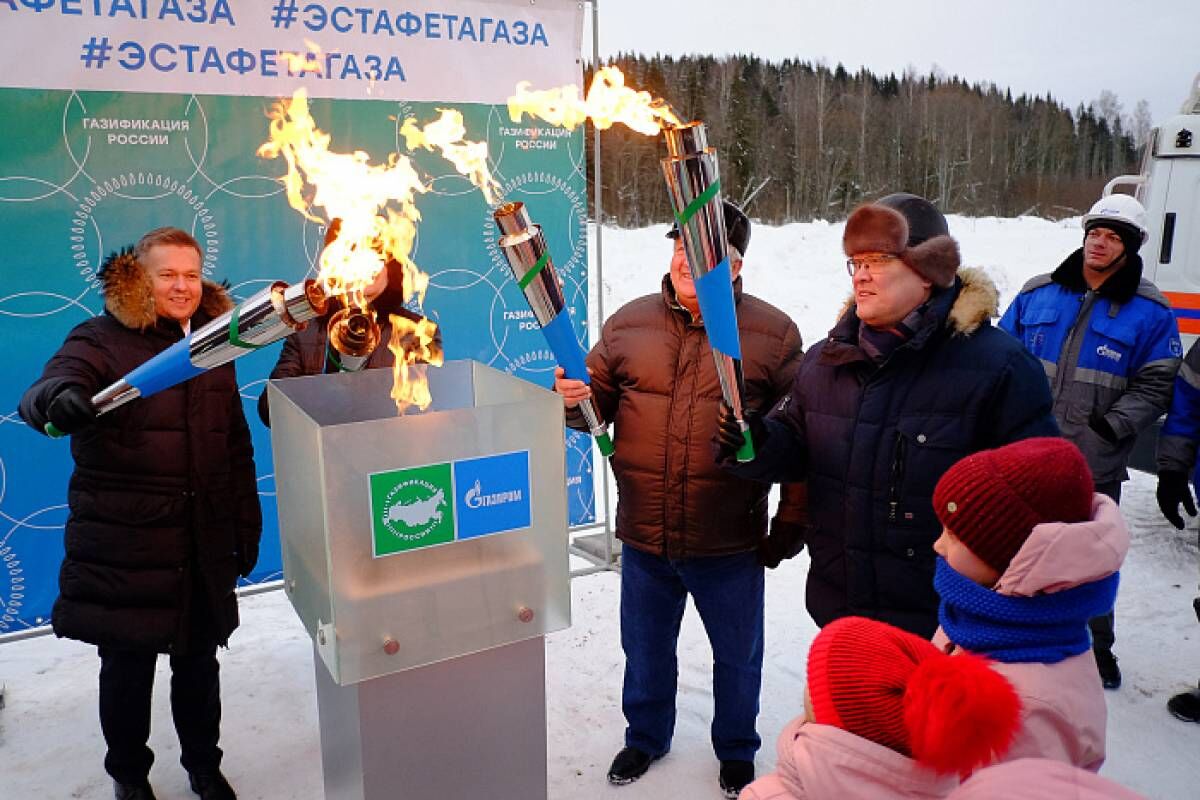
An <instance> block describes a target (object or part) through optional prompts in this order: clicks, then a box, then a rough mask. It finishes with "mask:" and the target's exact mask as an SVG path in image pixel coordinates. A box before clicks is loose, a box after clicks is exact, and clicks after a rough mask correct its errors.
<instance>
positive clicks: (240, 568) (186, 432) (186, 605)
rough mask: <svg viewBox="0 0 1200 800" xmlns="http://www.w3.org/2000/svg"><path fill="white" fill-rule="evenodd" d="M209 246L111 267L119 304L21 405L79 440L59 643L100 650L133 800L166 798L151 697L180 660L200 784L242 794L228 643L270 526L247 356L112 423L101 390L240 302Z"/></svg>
mask: <svg viewBox="0 0 1200 800" xmlns="http://www.w3.org/2000/svg"><path fill="white" fill-rule="evenodd" d="M200 265H201V250H200V246H199V244H197V242H196V240H195V239H193V238H192V237H191V236H190V235H189V234H188V233H186V232H185V231H182V230H179V229H177V228H159V229H157V230H154V231H151V232H150V233H147V234H146V235H145V236H143V237H142V239H141V240H140V241H139V242H138V243H137V245H136V246H135V247H134V248H132V249H127V250H124V251H122V252H120V253H117V254H114V255H113V256H111V257H110V258H109V259H108V261H106V262H105V264H104V267H103V268H102V270H101V272H100V279H101V282H102V284H103V292H104V307H105V313H104V314H102V315H101V316H98V317H94V318H93V319H90V320H88V321H87V322H84V323H82V324H80V325H78V326H76V327H75V328H74V330H72V331H71V333H70V334H69V335H68V336H67V340H66V342H65V343H64V344H63V345H62V347H61V348H59V350H58V352H57V353H55V354H54V356H53V357H52V358H51V359H50V361H49V363H48V364H47V365H46V368H45V371H44V372H43V374H42V377H41V378H40V379H39V380H38V381H37V383H35V384H34V385H33V386H32V387H30V388H29V390H28V391H27V392H26V393H25V396H24V397H23V398H22V399H21V405H20V413H21V417H22V419H24V420H25V421H26V422H27V423H28V424H29V425H30V426H32V427H33V428H35V429H36V430H39V431H41V430H45V429H46V425H47V423H50V424H51V425H53V426H54V427H55V428H57V429H58V430H59V431H61V432H63V433H67V434H71V455H72V456H73V458H74V460H75V470H74V472H73V473H72V475H71V482H70V487H69V489H68V493H67V502H68V505H69V507H70V510H71V514H70V517H69V518H68V520H67V525H66V557H65V558H64V560H63V564H62V570H61V573H60V576H59V597H58V599H57V600H56V601H55V604H54V611H53V615H52V623H53V626H54V632H55V633H56V634H58V635H59V636H65V637H68V638H71V639H78V640H80V641H84V642H89V643H91V644H95V645H97V646H98V648H99V655H100V726H101V728H102V730H103V732H104V739H105V742H106V744H107V746H108V752H107V754H106V756H105V759H104V767H105V769H106V770H107V772H108V773H109V775H111V776H112V778H113V781H114V790H115V795H116V797H117V798H118V800H121V799H122V798H124V799H125V800H129V799H132V798H136V799H137V800H153V797H154V793H153V791H152V790H151V788H150V784H149V782H148V780H147V775H148V774H149V771H150V765H151V762H152V761H153V760H154V754H153V753H152V752H151V751H150V748H149V747H147V746H146V742H147V740H148V738H149V734H150V696H151V689H152V686H153V682H154V670H155V663H156V661H157V655H158V653H167V654H169V655H170V663H171V711H172V716H173V717H174V720H175V729H176V731H177V732H178V734H179V743H180V751H181V756H180V761H181V762H182V763H183V766H184V768H185V769H186V770H187V772H188V776H189V780H190V783H191V787H192V789H193V791H195V792H196V793H197V794H199V795H200V796H201V797H202V798H205V799H206V800H225V799H227V798H233V797H234V793H233V790H232V789H231V788H230V787H229V784H228V783H227V782H226V780H225V778H224V777H223V776H222V774H221V771H220V763H221V749H220V748H219V747H218V745H217V742H218V738H219V727H220V720H221V701H220V688H219V680H218V669H219V667H218V663H217V658H216V650H217V646H218V645H225V644H226V643H227V642H228V640H229V635H230V633H232V632H233V630H234V628H236V627H237V624H238V612H237V598H236V596H235V595H234V585H235V583H236V581H237V577H238V575H239V574H240V575H249V574H250V571H251V570H252V569H253V567H254V563H255V561H256V560H257V558H258V542H259V535H260V533H261V530H262V520H261V515H260V510H259V504H258V492H257V489H256V483H255V471H254V460H253V451H252V447H251V443H250V432H249V429H248V428H247V426H246V419H245V416H244V414H243V412H242V400H241V396H240V394H239V392H238V384H237V378H236V376H235V374H234V369H233V365H232V364H227V365H224V366H221V367H216V368H214V369H211V370H209V371H207V372H204V373H202V374H201V375H198V376H197V377H195V378H192V379H191V380H189V381H187V382H185V383H181V384H179V385H177V386H174V387H172V388H169V389H165V390H163V391H161V392H159V393H157V394H154V395H152V396H150V397H146V398H142V399H139V400H137V401H135V402H133V403H130V404H128V405H125V406H123V407H121V408H118V409H116V410H115V411H113V412H111V413H109V414H105V415H104V416H102V417H97V416H96V412H95V409H94V408H93V407H92V404H91V400H90V398H91V397H92V396H93V395H94V394H95V393H96V392H98V391H99V390H101V389H103V388H104V387H105V386H107V385H109V384H110V383H112V382H114V381H116V380H118V379H119V378H121V377H122V376H123V375H125V374H126V373H127V372H129V371H130V370H132V369H134V368H135V367H137V366H139V365H141V364H142V363H144V362H146V361H148V360H149V359H150V358H152V357H154V356H155V355H157V354H158V353H160V352H162V351H163V350H166V349H167V348H168V347H170V346H171V345H172V344H174V343H175V342H177V341H178V340H179V339H180V338H182V337H183V336H184V335H185V334H186V333H187V332H188V331H190V330H192V329H194V328H195V327H199V326H201V325H203V324H205V323H206V322H208V321H209V320H211V319H213V318H214V317H216V316H218V315H220V314H221V313H223V312H224V311H226V310H227V309H229V308H230V307H231V305H232V304H231V302H230V300H229V298H228V297H227V296H226V294H225V290H224V289H223V288H221V287H220V286H217V285H216V284H214V283H211V282H208V281H205V280H204V279H203V277H202V273H201V267H200Z"/></svg>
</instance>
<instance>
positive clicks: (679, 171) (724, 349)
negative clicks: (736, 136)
mask: <svg viewBox="0 0 1200 800" xmlns="http://www.w3.org/2000/svg"><path fill="white" fill-rule="evenodd" d="M663 133H664V135H665V137H666V141H667V158H665V159H663V161H662V170H663V176H664V177H665V178H666V180H667V191H668V193H669V194H670V196H671V207H672V208H673V209H674V211H675V220H676V223H677V224H678V227H679V236H680V239H681V241H682V242H683V249H684V253H685V254H686V255H687V262H688V268H689V270H690V271H691V273H692V282H693V285H694V286H695V287H696V299H697V300H698V301H699V304H700V316H701V317H702V318H703V321H704V331H705V333H706V334H707V335H708V341H709V344H711V345H712V354H713V359H714V361H715V363H716V367H717V377H718V379H719V380H720V381H721V395H722V396H723V397H724V399H725V402H726V403H728V404H729V407H730V408H732V409H733V414H734V416H735V417H737V420H738V424H739V426H740V427H741V429H742V437H743V444H742V447H741V448H740V449H739V450H738V452H737V460H738V461H740V462H746V461H752V460H754V442H753V440H752V438H751V436H750V429H749V426H747V425H746V422H745V413H744V410H743V402H742V398H743V397H744V396H745V385H744V379H743V376H742V345H741V337H740V336H739V335H738V327H737V311H736V309H735V306H734V301H733V279H732V269H731V266H730V263H729V247H728V242H727V240H726V234H725V214H724V209H723V207H722V205H721V178H720V172H719V168H718V164H717V154H716V151H715V150H714V149H713V148H711V147H709V146H708V140H707V135H706V133H705V130H704V124H703V123H700V122H692V123H689V124H687V125H682V126H679V127H676V128H666V129H664V131H663Z"/></svg>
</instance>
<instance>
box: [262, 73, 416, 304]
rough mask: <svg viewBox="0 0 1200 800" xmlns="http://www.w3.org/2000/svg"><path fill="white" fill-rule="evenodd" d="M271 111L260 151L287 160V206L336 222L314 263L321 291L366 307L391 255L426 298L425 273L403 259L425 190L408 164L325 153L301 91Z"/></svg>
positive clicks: (322, 135) (392, 159)
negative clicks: (417, 201) (316, 210)
mask: <svg viewBox="0 0 1200 800" xmlns="http://www.w3.org/2000/svg"><path fill="white" fill-rule="evenodd" d="M269 116H270V119H271V126H270V139H269V140H268V141H267V142H266V143H264V144H263V145H262V146H261V147H260V148H259V149H258V154H259V155H260V156H263V157H265V158H277V157H279V156H282V157H283V159H284V160H285V161H286V162H287V167H288V171H287V174H286V175H285V176H284V177H283V179H282V180H283V184H284V187H285V188H286V190H287V198H288V203H289V204H290V205H291V206H292V208H294V209H296V210H297V211H299V212H300V213H301V214H303V215H304V216H305V217H306V218H307V219H310V220H312V221H314V222H324V221H325V220H323V219H322V218H321V217H319V216H317V215H316V214H314V213H313V211H312V210H311V209H313V208H320V209H323V210H324V212H325V219H328V220H330V221H332V220H334V219H339V220H341V228H340V230H339V231H338V233H337V238H335V239H334V240H333V241H332V242H330V243H328V245H327V246H326V247H325V249H324V250H323V251H322V252H321V256H320V259H319V261H318V267H319V269H318V274H317V280H318V282H319V283H320V284H321V286H322V288H323V289H324V290H325V291H326V293H327V294H330V295H334V296H338V297H341V298H342V299H344V300H345V301H346V303H347V305H354V306H356V307H358V308H361V309H364V310H365V309H366V299H365V297H364V296H363V290H364V289H365V288H366V287H367V286H369V285H370V284H371V282H372V281H373V280H374V279H375V276H376V275H378V274H379V271H380V270H381V269H383V267H384V265H385V264H386V263H387V261H388V260H389V259H395V260H396V261H398V262H399V263H401V264H403V265H404V267H405V272H406V278H410V279H411V280H409V281H406V286H412V287H413V288H414V290H415V289H416V288H417V287H420V288H421V291H420V295H421V296H422V297H423V295H424V287H425V285H426V284H427V283H428V278H425V279H424V281H422V280H420V278H419V277H418V276H420V275H421V273H420V272H419V271H418V270H417V269H416V267H415V266H414V265H413V264H412V262H411V261H410V260H409V258H408V256H409V253H410V252H412V245H413V241H414V240H415V238H416V230H417V228H416V226H417V222H419V221H420V219H421V213H420V211H418V210H417V207H416V204H415V197H416V195H417V194H419V193H422V192H424V191H426V187H425V185H424V183H423V182H422V180H421V177H420V176H419V175H418V174H417V171H416V169H415V168H414V167H413V165H412V162H411V161H410V160H409V159H408V158H405V157H403V156H397V155H396V154H394V153H393V154H392V155H391V156H390V157H389V158H388V161H387V163H385V164H374V165H373V164H371V163H370V156H369V155H368V154H367V153H364V152H362V151H355V152H353V153H335V152H332V151H330V149H329V144H330V136H329V134H327V133H325V132H323V131H321V130H320V129H319V128H318V127H317V125H316V121H315V120H314V119H313V117H312V115H311V113H310V112H309V106H308V97H307V94H306V93H305V91H304V90H303V89H299V90H297V91H296V93H295V94H294V95H293V96H292V99H291V101H290V102H289V101H287V100H281V101H280V102H279V103H277V104H276V105H275V107H274V108H273V109H272V110H271V112H270V114H269ZM308 187H311V192H310V194H311V196H306V192H305V190H306V188H308ZM406 299H407V298H406Z"/></svg>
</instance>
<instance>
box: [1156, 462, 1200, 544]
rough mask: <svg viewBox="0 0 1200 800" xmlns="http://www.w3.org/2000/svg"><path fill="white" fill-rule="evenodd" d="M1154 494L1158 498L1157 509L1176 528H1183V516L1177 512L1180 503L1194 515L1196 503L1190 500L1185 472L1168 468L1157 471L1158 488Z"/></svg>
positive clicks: (1189, 488) (1190, 514) (1190, 495)
mask: <svg viewBox="0 0 1200 800" xmlns="http://www.w3.org/2000/svg"><path fill="white" fill-rule="evenodd" d="M1154 494H1155V496H1156V497H1157V498H1158V510H1159V511H1161V512H1162V515H1163V516H1164V517H1166V518H1167V522H1169V523H1171V524H1172V525H1174V526H1175V527H1176V529H1178V530H1183V517H1182V516H1181V515H1180V514H1179V504H1180V503H1182V504H1183V507H1184V509H1185V510H1186V511H1187V513H1188V515H1189V516H1192V517H1194V516H1196V504H1195V502H1194V501H1193V500H1192V489H1191V487H1190V486H1188V479H1187V475H1186V474H1185V473H1182V472H1178V471H1177V470H1170V469H1164V470H1163V471H1162V472H1160V473H1158V490H1157V491H1156V492H1155V493H1154Z"/></svg>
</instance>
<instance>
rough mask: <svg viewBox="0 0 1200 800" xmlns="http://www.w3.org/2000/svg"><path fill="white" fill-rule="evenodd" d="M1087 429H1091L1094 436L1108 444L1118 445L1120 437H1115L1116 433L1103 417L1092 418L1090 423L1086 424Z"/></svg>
mask: <svg viewBox="0 0 1200 800" xmlns="http://www.w3.org/2000/svg"><path fill="white" fill-rule="evenodd" d="M1088 427H1089V428H1091V429H1092V432H1093V433H1094V434H1096V435H1097V436H1099V437H1100V438H1101V439H1103V440H1104V441H1106V442H1108V443H1109V444H1118V443H1119V442H1120V441H1121V437H1120V436H1117V432H1116V431H1114V430H1113V426H1112V425H1109V424H1108V420H1106V419H1105V418H1104V417H1103V416H1096V417H1094V418H1093V419H1092V421H1091V422H1089V423H1088Z"/></svg>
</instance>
